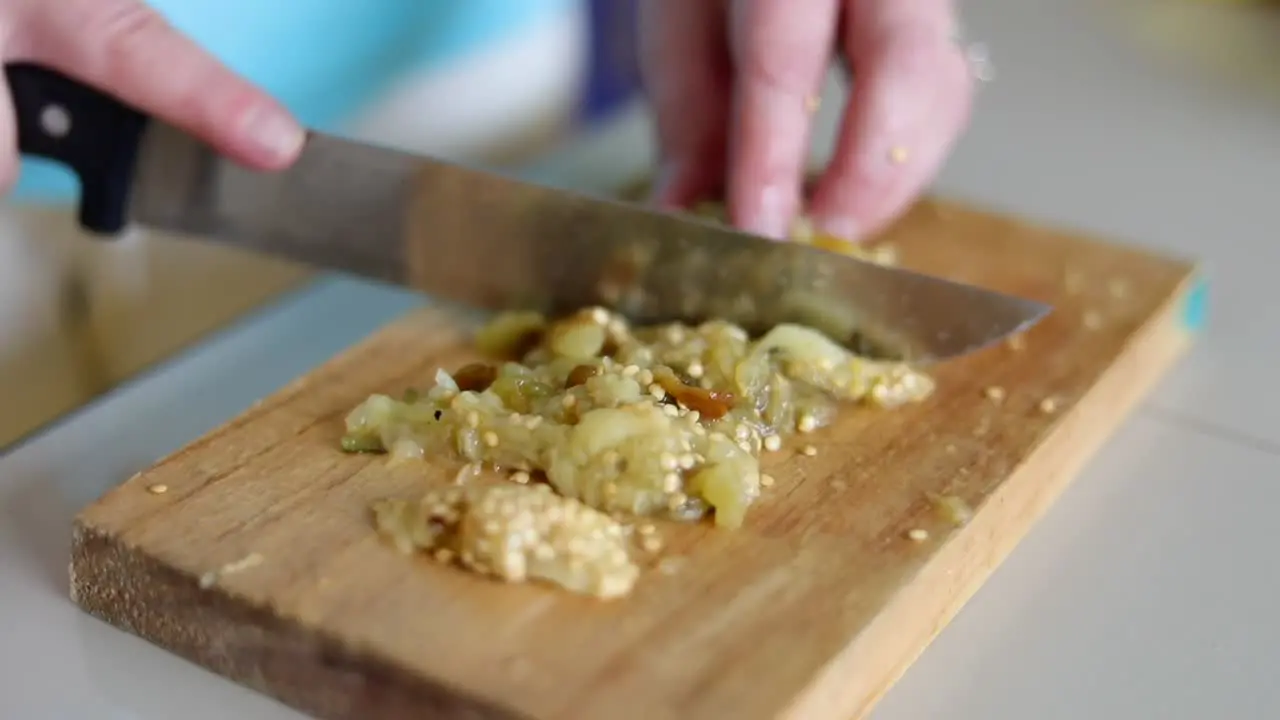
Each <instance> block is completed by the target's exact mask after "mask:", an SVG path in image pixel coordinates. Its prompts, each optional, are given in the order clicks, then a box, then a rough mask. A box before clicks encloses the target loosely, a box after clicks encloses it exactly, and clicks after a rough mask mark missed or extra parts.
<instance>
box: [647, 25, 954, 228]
mask: <svg viewBox="0 0 1280 720" xmlns="http://www.w3.org/2000/svg"><path fill="white" fill-rule="evenodd" d="M954 30H955V19H954V13H953V8H952V3H951V2H950V0H643V2H641V3H640V53H641V54H640V58H641V71H642V74H643V77H644V80H645V84H646V88H647V90H648V93H649V96H650V100H651V102H652V104H653V107H654V110H655V114H656V118H657V129H658V144H659V147H660V149H661V153H662V160H661V166H660V172H659V178H658V182H657V186H656V188H655V200H657V201H658V202H659V203H661V204H664V205H667V206H677V207H683V206H688V205H689V204H691V203H693V202H696V201H698V200H700V199H709V198H710V197H712V196H715V195H719V194H721V193H722V194H723V197H724V198H725V201H726V203H727V206H728V207H727V209H728V212H729V219H730V221H732V222H733V223H734V224H735V225H737V226H739V227H742V228H744V229H748V230H751V231H754V232H756V233H760V234H764V235H769V236H772V237H779V238H780V237H784V236H785V235H786V233H787V231H788V228H789V227H790V223H791V221H792V219H793V218H794V217H795V215H796V214H797V213H798V212H800V211H801V194H802V186H803V181H804V174H805V170H806V166H805V165H806V160H807V158H808V150H809V139H810V124H811V119H812V114H813V110H814V107H813V105H814V102H815V101H814V98H815V97H816V95H817V93H818V92H819V89H820V87H821V84H822V80H823V78H824V76H825V74H826V71H827V70H828V68H829V67H830V64H831V60H832V56H833V54H835V53H836V52H838V53H839V54H841V55H843V57H844V58H845V59H846V60H847V61H848V63H849V66H850V67H851V68H852V71H853V74H854V76H855V77H856V80H855V82H854V87H853V92H852V93H851V94H850V98H849V105H848V107H847V108H845V109H844V115H843V119H842V121H841V127H840V131H839V136H838V139H837V143H836V148H835V153H834V156H833V158H832V160H831V162H830V164H829V165H828V166H827V167H826V168H825V170H824V171H823V173H822V175H821V178H820V180H819V182H818V184H817V185H816V187H815V189H814V193H813V195H812V201H811V203H810V205H809V207H808V209H807V210H808V213H809V215H810V218H811V219H812V220H813V222H814V226H815V227H816V228H817V229H819V230H822V231H825V232H827V233H829V234H832V235H835V236H837V237H842V238H846V239H850V240H854V239H858V238H860V237H864V236H865V235H867V234H870V233H873V232H875V231H876V230H878V229H880V228H882V227H883V226H884V225H885V224H887V223H888V222H889V221H891V220H893V219H894V218H895V217H897V216H898V215H899V214H900V213H901V212H903V211H904V210H905V209H906V207H907V206H908V205H909V204H910V202H911V201H912V200H913V199H914V198H915V196H916V195H917V194H918V193H920V192H921V191H922V190H923V188H924V186H925V185H926V184H927V183H928V182H929V181H930V180H931V179H932V177H933V175H934V174H935V173H936V172H937V171H938V169H939V167H940V166H941V165H942V162H943V160H944V159H945V156H946V154H947V152H948V151H949V149H950V147H951V145H952V143H953V142H954V140H955V138H956V137H957V135H959V133H960V131H961V130H962V129H963V127H964V126H965V124H966V123H967V122H968V117H969V107H970V95H971V92H972V88H973V83H972V79H971V75H970V72H969V66H968V62H967V61H966V58H965V56H964V53H963V52H962V50H961V49H960V48H959V47H957V45H956V44H955V42H954V41H953V32H954Z"/></svg>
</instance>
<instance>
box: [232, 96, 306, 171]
mask: <svg viewBox="0 0 1280 720" xmlns="http://www.w3.org/2000/svg"><path fill="white" fill-rule="evenodd" d="M244 131H245V136H246V137H247V138H248V139H249V141H250V142H252V143H253V144H254V145H255V146H257V148H258V150H259V152H260V153H261V154H262V155H263V156H264V157H263V159H264V160H269V161H271V162H285V161H287V160H291V159H292V158H293V157H294V155H296V154H297V152H298V149H299V148H301V147H302V143H303V142H304V141H305V140H306V131H305V130H304V129H303V128H302V126H300V125H299V124H298V123H297V122H296V121H294V119H293V118H291V117H289V115H288V113H286V112H285V111H283V110H281V109H279V108H275V107H269V106H268V107H260V108H258V109H257V110H255V111H254V112H253V113H252V114H251V115H250V116H249V118H248V119H247V120H245V124H244Z"/></svg>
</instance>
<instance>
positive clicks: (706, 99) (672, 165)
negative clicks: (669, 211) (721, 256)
mask: <svg viewBox="0 0 1280 720" xmlns="http://www.w3.org/2000/svg"><path fill="white" fill-rule="evenodd" d="M723 21H724V16H723V9H722V3H720V2H712V1H710V0H692V1H691V0H645V2H642V3H640V6H639V33H640V71H641V77H642V79H643V81H644V85H645V90H646V93H647V95H648V97H649V102H650V104H651V105H652V108H653V114H654V120H655V124H656V126H657V140H658V152H659V163H658V166H659V172H658V177H657V179H656V182H655V185H654V188H653V192H652V200H653V201H655V202H657V203H658V204H660V205H664V206H668V207H688V206H689V205H691V204H693V203H695V202H697V201H699V200H704V199H708V198H711V197H714V196H716V195H718V194H719V190H720V189H721V186H722V184H723V182H724V170H725V156H726V140H725V137H724V128H725V126H726V125H727V124H728V121H729V92H730V82H731V77H732V74H731V65H730V61H729V49H728V41H727V39H726V37H725V33H724V22H723Z"/></svg>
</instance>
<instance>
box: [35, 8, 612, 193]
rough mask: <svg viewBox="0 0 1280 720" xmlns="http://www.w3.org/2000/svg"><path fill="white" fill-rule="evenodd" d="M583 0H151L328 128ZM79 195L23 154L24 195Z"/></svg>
mask: <svg viewBox="0 0 1280 720" xmlns="http://www.w3.org/2000/svg"><path fill="white" fill-rule="evenodd" d="M592 1H593V3H595V4H598V5H603V6H611V7H612V9H613V13H614V14H616V12H617V8H618V7H620V6H626V5H628V4H629V2H634V0H624V2H623V3H621V5H620V4H619V3H618V2H617V0H592ZM578 2H581V0H364V1H362V2H355V1H353V0H270V1H269V2H263V0H150V3H151V4H152V5H153V6H154V7H155V8H156V9H157V10H159V11H160V12H162V13H163V14H164V15H165V16H166V17H167V18H168V19H169V20H170V21H171V22H172V23H173V24H174V25H175V26H176V27H177V28H178V29H180V30H182V31H183V32H185V33H187V34H189V35H190V36H192V37H193V38H195V40H196V41H197V42H199V43H200V44H201V45H203V46H204V47H206V48H207V49H209V50H210V51H211V52H213V53H214V54H215V55H216V56H218V57H219V58H220V59H221V60H222V61H223V62H225V63H227V64H228V65H229V66H230V67H231V68H232V69H234V70H236V71H237V72H239V73H241V74H243V75H245V76H246V77H248V78H249V79H250V80H252V81H253V82H255V83H257V84H259V85H260V86H262V87H263V88H265V89H266V90H267V91H268V92H270V93H271V94H273V95H274V96H276V97H277V98H278V99H279V100H280V101H281V102H283V103H284V104H285V105H286V106H287V107H288V108H289V109H290V110H291V111H293V112H294V113H296V114H297V116H298V117H299V118H300V119H301V120H302V122H303V123H305V124H306V125H308V126H311V127H316V128H320V129H327V130H334V129H336V128H337V127H338V126H340V125H341V124H342V122H343V121H344V120H345V119H347V118H349V117H351V116H352V115H353V114H354V113H355V112H357V111H358V110H359V109H361V108H362V107H364V106H365V105H366V104H367V103H369V102H371V101H372V100H373V99H375V98H376V97H377V96H378V94H379V93H380V92H381V91H383V90H385V89H386V87H387V84H388V83H389V82H390V81H392V80H393V79H395V77H396V76H397V75H398V74H399V73H401V72H404V71H407V70H411V69H423V68H424V67H428V68H429V67H431V66H440V65H445V64H448V63H450V62H454V61H456V60H458V59H460V58H463V57H465V56H466V55H468V54H469V53H472V52H475V51H477V50H480V49H483V48H485V47H487V46H489V45H492V44H494V43H498V42H501V41H503V40H504V39H506V38H507V37H509V36H511V35H512V34H515V33H519V32H520V31H521V30H523V29H525V28H527V27H529V26H530V25H531V24H532V23H536V22H539V21H542V20H546V19H548V18H549V17H551V16H553V15H555V14H556V13H562V12H566V11H567V10H568V9H570V8H571V6H573V5H574V4H576V3H578ZM593 45H598V42H594V43H593ZM597 52H598V50H597ZM593 82H594V84H596V85H599V82H598V81H593ZM607 92H608V93H613V94H617V92H618V91H617V89H616V88H609V89H608V90H607ZM76 193H77V190H76V185H75V180H74V179H73V177H72V176H71V175H70V174H69V173H67V172H65V171H64V170H62V169H61V168H58V167H54V166H51V165H48V164H46V163H44V162H42V161H38V160H36V161H33V160H28V159H25V158H24V159H23V164H22V173H21V176H20V181H19V183H18V186H17V187H16V189H15V196H16V197H17V198H19V199H39V200H59V201H64V200H68V199H70V198H73V197H75V195H76Z"/></svg>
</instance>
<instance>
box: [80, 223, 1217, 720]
mask: <svg viewBox="0 0 1280 720" xmlns="http://www.w3.org/2000/svg"><path fill="white" fill-rule="evenodd" d="M883 241H884V242H890V243H893V244H894V245H895V246H896V247H897V248H898V249H899V251H900V256H901V258H902V260H903V262H904V264H905V265H908V266H910V267H913V268H917V269H921V270H924V271H928V272H933V273H937V274H940V275H944V276H947V277H952V278H956V279H959V280H963V281H967V282H971V283H976V284H980V285H985V286H988V287H992V288H995V289H999V290H1004V291H1008V292H1012V293H1016V294H1021V295H1025V296H1028V297H1032V298H1036V299H1040V300H1044V301H1047V302H1050V303H1052V304H1053V305H1054V306H1055V308H1056V309H1055V311H1054V312H1053V313H1052V315H1051V316H1050V317H1049V318H1047V319H1046V320H1045V321H1044V322H1042V323H1041V324H1040V325H1039V326H1037V327H1036V328H1035V329H1033V330H1032V331H1031V332H1030V333H1028V334H1027V336H1026V337H1025V348H1023V349H1021V350H1019V349H1014V348H1010V347H997V348H992V349H990V350H987V351H984V352H982V353H979V354H976V355H973V356H969V357H966V358H962V359H960V360H958V361H954V362H951V363H948V364H946V365H944V366H941V367H938V368H936V369H935V373H934V374H935V376H936V377H937V379H938V381H939V391H938V393H937V394H936V396H935V397H934V398H932V399H931V400H929V401H928V402H926V403H924V404H922V405H920V406H916V407H906V408H902V409H898V410H894V411H873V410H859V409H851V410H850V411H848V412H846V413H845V414H844V415H842V417H841V418H840V419H839V420H838V422H837V423H836V424H835V425H833V426H832V427H830V428H828V429H825V430H823V431H820V432H819V433H817V434H815V435H813V436H811V437H809V438H807V440H809V441H811V442H813V443H814V444H815V445H817V446H818V447H819V448H820V452H819V453H818V454H817V455H816V456H814V457H806V456H803V455H802V454H800V453H798V452H796V451H795V448H794V446H793V447H791V448H789V449H787V450H785V451H784V452H781V453H776V454H773V455H769V456H767V457H766V470H767V471H768V472H769V473H770V474H772V475H773V476H775V477H776V478H777V479H778V483H777V484H776V485H775V486H774V487H773V488H770V489H769V490H767V491H766V495H765V497H764V498H763V499H762V501H761V502H760V503H759V504H758V505H757V506H755V507H754V508H753V509H752V511H751V513H750V514H749V516H748V520H747V524H746V526H745V527H744V528H742V529H741V530H739V531H737V532H728V531H718V530H715V529H714V528H712V527H710V526H709V525H708V524H704V525H697V526H688V525H674V524H670V525H664V526H662V532H663V534H664V535H665V536H666V538H667V539H668V545H669V547H668V550H667V551H666V552H665V554H666V555H674V556H679V557H681V558H683V560H682V561H681V563H680V565H679V567H678V569H677V571H676V572H674V573H663V572H659V571H657V570H653V569H651V570H649V571H647V572H646V574H645V576H644V577H643V578H642V580H641V582H640V584H639V586H638V587H637V589H636V591H635V592H634V594H633V595H632V596H630V597H628V598H625V599H622V600H618V601H613V602H599V601H594V600H591V599H587V598H581V597H575V596H570V595H568V594H565V593H563V592H558V591H556V590H553V589H548V588H545V587H541V586H535V585H524V586H514V585H512V586H508V585H502V584H499V583H496V582H493V581H490V580H486V579H483V578H478V577H474V576H471V575H469V574H466V573H464V572H462V571H459V570H456V569H453V568H446V567H442V566H439V565H437V564H435V563H433V562H430V561H427V560H409V559H406V558H405V557H404V556H401V555H399V554H398V553H396V552H395V551H394V550H392V549H391V548H390V547H389V546H387V545H386V544H384V543H382V542H380V541H379V540H378V539H377V538H376V537H375V535H374V533H373V530H372V527H371V524H370V519H369V516H368V512H367V506H368V504H369V502H370V501H372V500H375V499H377V498H382V497H388V496H414V495H417V494H418V493H420V492H422V491H423V490H424V489H425V488H426V487H428V486H429V485H431V484H433V483H441V482H445V481H446V478H447V477H448V476H449V475H450V471H451V469H452V467H454V466H453V465H452V463H451V462H449V461H446V460H439V461H430V462H428V463H426V464H421V465H418V464H414V465H407V466H400V467H397V468H394V469H392V468H388V467H387V466H386V465H385V463H384V461H383V459H382V458H370V457H362V456H351V455H344V454H343V453H341V452H339V451H338V449H337V445H338V440H339V437H340V435H341V432H342V417H343V415H344V414H345V413H346V412H347V411H348V410H349V409H350V408H351V407H353V406H354V405H355V404H356V403H357V402H359V401H360V400H361V399H362V398H364V397H365V396H366V395H368V394H369V393H371V392H375V391H381V392H391V393H397V392H400V391H401V390H403V389H405V388H406V387H408V386H410V385H418V386H421V385H424V384H426V383H427V382H428V381H429V380H430V378H431V376H432V373H433V371H434V370H435V368H436V367H439V366H443V367H446V368H453V367H456V366H457V365H458V364H459V363H461V362H463V361H465V360H466V359H468V358H469V357H470V353H469V351H468V349H467V347H466V340H465V332H464V329H463V328H462V327H461V326H460V325H459V323H458V322H457V321H456V320H455V319H453V318H450V317H446V316H444V315H441V314H439V313H437V312H434V311H426V312H421V313H418V314H415V315H411V316H409V317H406V318H405V319H403V320H402V321H400V322H397V323H395V324H393V325H391V326H390V327H387V328H385V329H384V330H382V331H380V332H378V333H377V334H375V335H373V336H372V337H371V338H369V339H368V340H367V341H365V342H364V343H362V344H360V345H358V346H357V347H354V348H352V349H351V350H349V351H348V352H346V353H344V354H342V355H341V356H339V357H337V358H335V359H334V360H332V361H330V362H329V363H327V364H326V365H324V366H322V367H321V368H319V369H317V370H316V371H314V372H312V373H311V374H309V375H307V376H305V377H303V378H301V379H299V380H297V381H295V382H294V383H292V384H291V385H289V386H288V387H285V388H283V389H281V390H280V391H279V392H277V393H276V394H274V395H272V396H270V397H268V398H266V399H265V400H263V401H262V402H261V403H259V404H257V405H256V406H255V407H253V408H252V409H251V410H249V411H248V412H246V413H245V414H244V415H242V416H241V417H239V418H237V419H235V420H233V421H232V422H230V423H228V424H226V425H224V426H223V427H221V428H219V429H217V430H215V431H214V432H212V433H210V434H208V435H207V436H205V437H203V438H201V439H199V440H198V441H196V442H194V443H192V444H191V445H190V446H188V447H186V448H185V449H183V450H181V451H179V452H178V453H176V454H174V455H172V456H171V457H168V458H165V459H164V460H163V461H161V462H160V463H158V464H157V465H156V466H155V467H153V468H152V469H150V470H148V471H147V472H144V473H141V474H140V475H138V476H136V477H134V478H132V479H130V480H129V481H127V482H126V483H124V484H123V485H121V486H120V487H118V488H116V489H115V490H113V491H111V492H110V493H108V494H107V495H106V496H104V497H103V498H102V499H101V500H99V501H98V502H97V503H95V504H94V505H92V506H91V507H89V508H87V509H86V510H85V511H84V512H83V513H82V514H81V515H80V516H79V518H78V519H77V522H76V526H75V535H74V542H73V551H72V561H71V573H72V594H73V596H74V598H75V600H76V602H77V603H79V604H80V606H81V607H83V608H84V609H85V610H87V611H88V612H90V613H92V614H94V615H96V616H98V617H100V618H102V619H104V620H106V621H107V622H109V623H112V624H113V625H116V626H117V627H120V628H122V629H124V630H127V631H129V632H132V633H136V634H138V635H140V636H142V637H144V638H146V639H148V640H150V641H151V642H154V643H156V644H158V645H160V646H163V647H165V648H168V649H170V650H172V651H173V652H175V653H177V654H179V655H182V656H184V657H187V658H189V659H191V660H193V661H195V662H197V663H199V664H201V665H203V666H205V667H207V668H209V669H211V670H213V671H214V672H217V673H220V674H222V675H225V676H227V677H229V678H231V679H234V680H236V681H238V682H241V683H244V684H246V685H248V686H250V687H253V688H256V689H258V690H260V691H262V692H264V693H268V694H270V695H273V696H275V697H277V698H279V699H281V700H282V701H284V702H286V703H288V704H290V705H293V706H295V707H297V708H300V709H302V710H304V711H307V712H310V713H313V714H315V715H317V716H320V717H323V718H332V719H334V720H337V719H347V718H360V719H361V720H378V719H382V718H397V719H398V718H411V717H412V718H421V717H459V718H461V717H467V718H470V717H528V718H583V719H586V718H592V719H595V718H600V719H604V718H608V719H609V720H624V719H628V718H637V719H640V718H643V719H645V720H659V719H661V718H690V719H692V718H713V717H714V718H720V717H725V718H735V719H740V720H751V719H754V718H781V717H786V718H839V719H840V720H846V719H847V718H849V717H859V716H862V715H863V714H865V713H866V712H867V711H868V710H869V708H870V707H871V706H872V705H873V703H874V702H875V701H876V700H877V699H878V698H879V697H880V696H881V694H882V693H884V692H885V691H886V690H887V688H888V687H889V686H890V685H891V684H892V683H893V682H894V680H895V679H896V678H897V677H898V676H899V674H900V673H901V672H903V670H905V668H906V667H907V666H908V665H909V664H910V662H911V661H912V660H913V659H914V658H915V657H916V655H917V654H918V653H919V652H921V651H922V650H923V648H924V647H925V646H926V645H927V644H928V643H929V641H930V640H931V639H932V638H933V636H934V635H935V634H936V633H937V632H938V631H939V630H940V629H941V628H942V627H943V626H944V625H945V624H946V623H947V622H948V621H949V620H950V618H951V617H952V615H953V614H954V613H955V612H956V611H957V610H958V609H959V607H960V606H961V604H962V603H963V602H964V601H965V600H966V599H967V598H968V597H969V596H970V595H971V594H972V593H973V592H974V591H975V590H976V588H977V587H978V585H979V584H980V583H981V582H982V581H983V580H984V579H985V578H986V577H987V576H988V574H989V573H990V572H991V570H992V569H993V568H994V567H995V566H996V564H997V563H999V562H1000V560H1001V559H1002V558H1003V557H1004V556H1005V555H1006V554H1007V553H1008V552H1009V551H1010V550H1011V549H1012V547H1013V546H1014V544H1015V543H1017V541H1018V540H1019V539H1020V538H1021V537H1022V536H1023V534H1024V533H1025V532H1026V531H1027V529H1028V527H1029V526H1030V525H1031V524H1032V522H1034V520H1035V519H1036V518H1037V517H1038V516H1039V515H1040V514H1041V513H1042V512H1043V511H1044V510H1045V509H1046V508H1047V507H1048V506H1049V504H1050V503H1051V502H1052V501H1053V499H1054V498H1055V497H1056V496H1057V495H1058V493H1059V492H1060V491H1061V490H1062V488H1063V487H1064V486H1065V485H1066V483H1067V482H1068V480H1069V479H1070V478H1071V477H1072V476H1073V475H1074V474H1075V473H1076V471H1077V470H1078V469H1079V468H1080V466H1081V465H1082V464H1083V463H1084V462H1086V460H1087V459H1088V458H1089V457H1090V456H1091V455H1092V454H1093V452H1094V451H1095V450H1096V449H1097V448H1098V447H1099V445H1101V444H1102V443H1103V442H1104V441H1105V440H1106V438H1107V437H1108V435H1109V434H1110V433H1111V432H1112V431H1113V430H1114V428H1115V427H1116V425H1117V424H1118V423H1119V422H1120V421H1121V420H1122V419H1123V418H1124V417H1125V416H1126V414H1128V413H1129V412H1130V410H1131V409H1132V408H1133V407H1134V405H1135V403H1137V402H1138V401H1139V399H1140V398H1141V397H1142V396H1143V395H1144V394H1145V393H1146V392H1147V391H1148V390H1149V388H1150V387H1151V386H1152V385H1153V384H1154V383H1155V382H1156V380H1157V379H1158V378H1159V377H1160V376H1161V375H1162V373H1163V372H1164V371H1165V369H1166V368H1167V367H1168V366H1169V365H1170V363H1171V362H1173V360H1174V359H1175V358H1176V357H1177V356H1178V354H1179V353H1180V352H1181V351H1182V350H1183V349H1184V347H1185V346H1186V344H1187V342H1188V339H1189V337H1190V335H1189V333H1188V331H1187V330H1186V329H1185V328H1184V327H1182V325H1181V320H1180V319H1181V307H1182V303H1183V302H1184V299H1185V297H1186V295H1187V293H1188V292H1189V290H1190V288H1191V284H1192V282H1193V270H1194V268H1193V267H1192V265H1190V264H1188V263H1186V262H1182V261H1178V260H1174V259H1168V258H1162V257H1157V256H1153V255H1150V254H1147V253H1144V252H1140V251H1137V250H1132V249H1126V248H1122V247H1117V246H1114V245H1108V244H1104V243H1100V242H1097V241H1094V240H1089V239H1085V238H1081V237H1078V236H1075V235H1072V234H1068V233H1063V232H1058V231H1054V230H1051V229H1045V228H1041V227H1036V226H1031V225H1027V224H1024V223H1021V222H1017V221H1015V220H1011V219H1007V218H1002V217H999V216H996V215H992V214H987V213H984V212H980V211H977V210H972V209H966V208H964V207H960V206H958V205H953V204H948V203H942V202H938V201H925V202H922V203H920V204H919V205H918V206H917V207H916V208H915V209H914V210H913V211H912V212H911V213H910V214H909V216H908V217H907V218H906V219H905V220H903V221H902V222H900V223H899V224H898V225H897V226H896V227H895V228H893V229H892V230H891V231H890V232H889V233H887V234H886V236H885V237H884V238H883ZM1086 318H1087V320H1086ZM993 385H998V386H1000V387H1002V388H1004V389H1005V390H1006V391H1007V396H1006V398H1005V399H1004V400H1003V402H994V401H992V400H991V399H989V398H988V397H987V396H986V394H985V392H984V391H985V389H986V388H988V387H990V386H993ZM1049 397H1052V398H1055V399H1056V401H1057V404H1058V407H1057V409H1056V411H1055V412H1051V413H1047V412H1044V411H1043V410H1042V408H1041V401H1042V400H1044V399H1045V398H1049ZM157 484H163V485H165V486H167V492H164V493H162V494H154V493H152V492H149V491H148V487H152V486H155V485H157ZM931 494H933V495H955V496H958V497H960V498H962V499H963V500H965V501H966V502H967V503H968V504H969V505H970V506H971V507H973V508H974V509H975V514H974V516H973V518H972V520H971V521H970V522H968V523H967V524H965V525H963V526H956V525H955V524H954V523H950V522H948V521H947V520H946V519H945V518H944V517H942V516H941V514H939V513H938V512H937V509H936V508H935V507H934V505H933V503H932V502H931V501H930V500H929V497H930V495H931ZM915 528H919V529H924V530H927V531H928V533H929V537H928V539H927V540H925V541H923V542H913V541H912V540H909V539H907V538H906V533H907V532H908V531H909V530H911V529H915ZM246 558H249V561H245V559H246ZM255 561H256V563H255ZM219 568H225V571H224V572H222V573H221V574H219V573H218V569H219Z"/></svg>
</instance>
